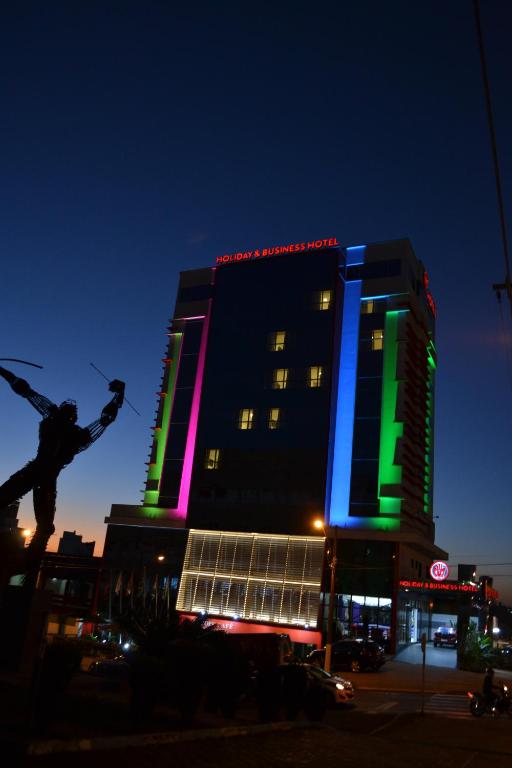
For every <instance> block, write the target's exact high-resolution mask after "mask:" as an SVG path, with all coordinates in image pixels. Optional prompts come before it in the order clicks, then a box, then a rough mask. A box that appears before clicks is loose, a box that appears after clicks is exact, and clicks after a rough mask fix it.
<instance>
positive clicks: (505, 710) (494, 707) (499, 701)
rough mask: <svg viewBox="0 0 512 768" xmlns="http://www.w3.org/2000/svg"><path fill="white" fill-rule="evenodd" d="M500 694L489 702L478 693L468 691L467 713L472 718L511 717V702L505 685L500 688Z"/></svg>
mask: <svg viewBox="0 0 512 768" xmlns="http://www.w3.org/2000/svg"><path fill="white" fill-rule="evenodd" d="M500 688H501V692H500V693H497V694H496V696H495V698H494V700H493V701H492V702H491V701H489V700H488V699H486V698H485V696H484V695H483V694H482V693H480V692H479V691H468V697H469V711H470V712H471V714H472V715H473V717H482V716H483V715H485V714H489V715H491V717H496V716H497V715H508V716H509V717H512V701H511V696H510V693H509V690H508V687H507V686H506V685H502V686H500Z"/></svg>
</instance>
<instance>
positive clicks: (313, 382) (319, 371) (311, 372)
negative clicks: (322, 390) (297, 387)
mask: <svg viewBox="0 0 512 768" xmlns="http://www.w3.org/2000/svg"><path fill="white" fill-rule="evenodd" d="M323 375H324V367H323V365H312V366H311V368H308V387H311V388H313V389H314V388H316V387H321V386H322V378H323Z"/></svg>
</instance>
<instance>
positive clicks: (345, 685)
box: [304, 664, 354, 704]
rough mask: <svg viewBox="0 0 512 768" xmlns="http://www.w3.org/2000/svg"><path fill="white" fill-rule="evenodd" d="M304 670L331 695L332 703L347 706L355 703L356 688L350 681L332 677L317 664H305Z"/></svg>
mask: <svg viewBox="0 0 512 768" xmlns="http://www.w3.org/2000/svg"><path fill="white" fill-rule="evenodd" d="M304 669H305V670H306V671H307V673H308V675H309V676H310V677H311V678H313V679H314V680H315V682H317V683H320V685H321V686H322V688H324V689H325V690H326V691H327V692H328V693H329V698H330V701H331V703H333V704H347V703H350V702H352V701H354V686H353V685H352V683H351V682H350V681H349V680H344V679H343V678H342V677H339V676H338V675H331V674H330V673H329V672H326V671H325V670H323V669H321V667H318V666H316V664H304Z"/></svg>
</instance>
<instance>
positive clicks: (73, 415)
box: [59, 400, 78, 424]
mask: <svg viewBox="0 0 512 768" xmlns="http://www.w3.org/2000/svg"><path fill="white" fill-rule="evenodd" d="M59 416H60V418H61V419H63V421H70V422H71V423H72V424H75V423H76V420H77V418H78V412H77V408H76V402H75V401H74V400H64V402H62V403H61V404H60V405H59Z"/></svg>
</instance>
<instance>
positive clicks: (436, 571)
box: [430, 560, 450, 581]
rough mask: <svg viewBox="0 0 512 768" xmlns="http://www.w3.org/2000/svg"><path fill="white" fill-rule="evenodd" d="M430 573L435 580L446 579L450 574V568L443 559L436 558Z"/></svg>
mask: <svg viewBox="0 0 512 768" xmlns="http://www.w3.org/2000/svg"><path fill="white" fill-rule="evenodd" d="M430 575H431V576H432V578H433V579H434V581H446V579H447V578H448V576H449V575H450V569H449V568H448V566H447V564H446V563H443V561H442V560H436V561H435V563H432V565H431V566H430Z"/></svg>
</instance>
